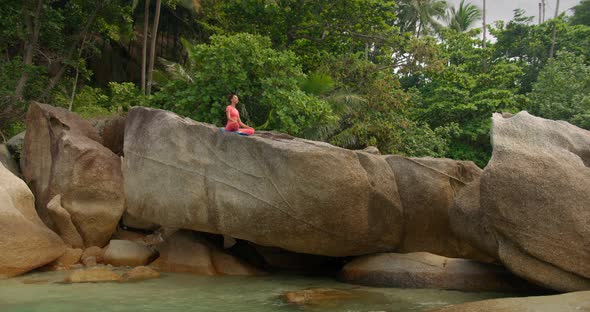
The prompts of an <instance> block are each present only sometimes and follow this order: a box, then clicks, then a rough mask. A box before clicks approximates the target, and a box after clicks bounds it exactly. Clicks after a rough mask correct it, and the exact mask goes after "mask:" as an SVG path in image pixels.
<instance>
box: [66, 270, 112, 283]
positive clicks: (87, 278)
mask: <svg viewBox="0 0 590 312" xmlns="http://www.w3.org/2000/svg"><path fill="white" fill-rule="evenodd" d="M122 279H123V278H122V277H121V275H119V274H118V273H116V272H114V271H113V270H112V269H110V268H108V267H106V266H100V267H92V268H87V269H80V270H76V271H73V272H72V273H70V275H69V276H68V277H66V278H65V280H64V282H66V283H99V282H119V281H121V280H122Z"/></svg>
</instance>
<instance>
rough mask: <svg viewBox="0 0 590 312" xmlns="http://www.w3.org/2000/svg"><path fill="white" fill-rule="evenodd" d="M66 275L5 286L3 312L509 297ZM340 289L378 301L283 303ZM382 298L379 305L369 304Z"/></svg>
mask: <svg viewBox="0 0 590 312" xmlns="http://www.w3.org/2000/svg"><path fill="white" fill-rule="evenodd" d="M64 277H65V273H63V272H49V273H33V274H28V275H26V276H21V277H18V278H13V279H8V280H0V311H2V312H17V311H18V312H23V311H27V312H35V311H39V312H74V311H75V312H79V311H100V312H106V311H142V312H146V311H158V312H160V311H162V312H165V311H199V312H201V311H241V312H248V311H256V312H265V311H313V312H329V311H351V312H352V311H355V312H357V311H358V312H360V311H375V312H376V311H425V310H429V309H432V308H436V307H440V306H443V305H447V304H453V303H462V302H467V301H475V300H483V299H489V298H498V297H506V296H509V294H498V293H464V292H459V291H442V290H426V289H421V290H414V289H392V288H370V287H362V286H356V285H350V284H343V283H340V282H337V281H335V280H332V279H329V278H315V277H314V278H310V277H301V276H292V275H272V276H263V277H230V276H221V277H219V276H217V277H207V276H194V275H182V274H162V278H160V279H156V280H149V281H143V282H139V283H131V284H119V283H103V284H72V285H68V284H61V283H57V282H59V281H61V280H63V278H64ZM312 287H313V288H315V287H323V288H337V289H344V290H355V291H362V292H363V293H365V292H373V293H375V296H361V297H359V298H358V299H353V300H346V301H342V302H340V303H329V304H325V305H317V306H305V307H300V306H296V305H293V304H287V303H284V302H283V301H282V300H281V299H280V298H279V296H280V295H281V294H282V293H283V292H285V291H294V290H300V289H305V288H312ZM377 297H378V298H380V299H379V300H374V299H369V298H377Z"/></svg>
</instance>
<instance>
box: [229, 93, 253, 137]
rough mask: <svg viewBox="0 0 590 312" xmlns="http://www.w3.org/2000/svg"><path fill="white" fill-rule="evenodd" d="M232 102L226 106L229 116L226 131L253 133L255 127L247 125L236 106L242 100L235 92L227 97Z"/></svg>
mask: <svg viewBox="0 0 590 312" xmlns="http://www.w3.org/2000/svg"><path fill="white" fill-rule="evenodd" d="M227 99H228V101H229V102H230V104H229V105H228V106H227V107H226V108H225V115H226V116H227V124H226V125H225V131H233V132H239V133H242V134H247V135H250V134H253V133H254V128H252V127H250V126H248V125H246V124H245V123H243V122H242V120H241V119H240V112H238V109H237V108H236V105H237V104H238V102H239V101H240V99H239V98H238V96H237V95H236V94H234V93H232V94H230V95H229V96H228V97H227Z"/></svg>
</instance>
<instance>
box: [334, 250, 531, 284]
mask: <svg viewBox="0 0 590 312" xmlns="http://www.w3.org/2000/svg"><path fill="white" fill-rule="evenodd" d="M340 279H342V280H343V281H346V282H350V283H353V284H362V285H367V286H377V287H398V288H436V289H448V290H461V291H495V292H515V291H530V290H532V289H534V288H535V287H534V286H532V285H530V284H529V283H527V282H525V281H524V280H522V279H520V278H518V277H516V276H515V275H514V274H512V273H511V272H510V271H508V270H506V269H505V268H503V267H501V266H498V265H493V264H484V263H480V262H477V261H474V260H467V259H454V258H446V257H441V256H438V255H434V254H430V253H426V252H416V253H409V254H395V253H385V254H377V255H368V256H362V257H358V258H356V259H354V260H352V261H351V262H349V263H347V264H346V265H345V266H344V268H343V269H342V272H341V273H340Z"/></svg>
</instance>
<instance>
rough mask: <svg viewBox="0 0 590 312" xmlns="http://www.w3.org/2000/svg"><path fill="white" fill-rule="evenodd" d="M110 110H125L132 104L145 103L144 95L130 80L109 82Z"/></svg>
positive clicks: (139, 104)
mask: <svg viewBox="0 0 590 312" xmlns="http://www.w3.org/2000/svg"><path fill="white" fill-rule="evenodd" d="M109 89H110V108H109V109H110V110H111V111H116V112H126V111H127V110H129V108H130V107H132V106H141V105H145V101H146V99H145V96H144V95H143V94H142V93H141V91H140V90H139V89H138V88H137V87H136V86H135V84H134V83H132V82H123V83H117V82H109Z"/></svg>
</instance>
